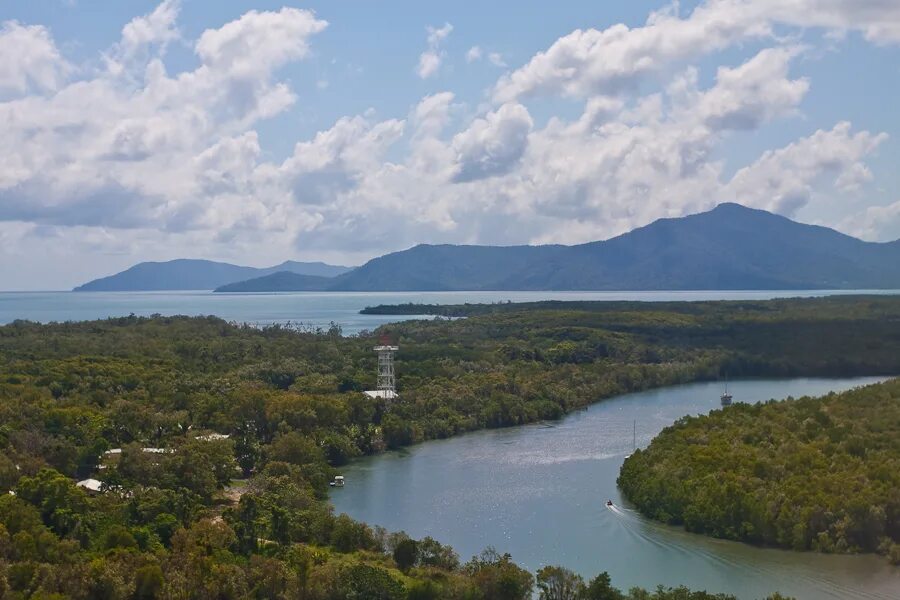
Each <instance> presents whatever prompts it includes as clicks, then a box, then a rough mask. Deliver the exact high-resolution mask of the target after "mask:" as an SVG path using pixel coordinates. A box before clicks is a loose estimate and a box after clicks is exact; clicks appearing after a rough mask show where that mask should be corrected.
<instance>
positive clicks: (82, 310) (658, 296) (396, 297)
mask: <svg viewBox="0 0 900 600" xmlns="http://www.w3.org/2000/svg"><path fill="white" fill-rule="evenodd" d="M859 293H865V294H900V290H888V291H885V290H878V291H867V290H840V291H827V290H815V291H810V290H789V291H689V292H668V291H662V292H283V293H253V294H249V293H248V294H215V293H212V292H202V291H185V292H0V324H3V323H9V322H11V321H14V320H17V319H24V320H29V321H38V322H42V323H47V322H51V321H84V320H93V319H105V318H107V317H121V316H127V315H129V314H132V313H133V314H135V315H138V316H148V315H152V314H155V313H158V314H162V315H192V316H195V315H216V316H219V317H222V318H223V319H226V320H229V321H236V322H240V323H251V324H255V325H268V324H273V323H289V322H290V323H303V324H306V325H310V326H313V327H325V328H327V327H328V326H329V325H330V324H331V323H332V322H334V323H337V324H338V325H340V326H341V327H342V328H343V331H344V333H345V334H354V333H358V332H359V331H361V330H365V329H375V328H376V327H378V326H379V325H383V324H384V323H390V322H395V321H398V320H403V319H409V318H411V317H408V316H402V317H397V316H387V315H360V314H359V311H360V310H362V309H363V308H365V307H366V306H374V305H377V304H401V303H407V302H413V303H424V304H461V303H465V302H470V303H483V302H507V301H511V302H533V301H538V300H641V301H647V302H654V301H669V300H764V299H769V298H788V297H794V296H804V297H808V296H825V295H832V294H859ZM421 318H429V317H425V316H423V317H421Z"/></svg>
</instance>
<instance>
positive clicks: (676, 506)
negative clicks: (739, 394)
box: [619, 379, 900, 564]
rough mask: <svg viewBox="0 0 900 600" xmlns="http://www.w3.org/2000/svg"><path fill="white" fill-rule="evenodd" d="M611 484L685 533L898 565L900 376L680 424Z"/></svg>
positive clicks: (627, 464)
mask: <svg viewBox="0 0 900 600" xmlns="http://www.w3.org/2000/svg"><path fill="white" fill-rule="evenodd" d="M619 485H620V486H621V488H622V490H623V492H624V493H625V495H626V496H627V497H628V498H629V500H631V501H632V502H633V503H634V504H635V505H636V506H637V507H638V508H639V509H640V511H641V512H643V513H644V514H646V515H647V516H649V517H652V518H654V519H658V520H661V521H664V522H667V523H672V524H683V525H684V526H685V527H686V528H687V529H688V530H690V531H695V532H698V533H706V534H709V535H714V536H716V537H722V538H727V539H732V540H741V541H746V542H752V543H757V544H766V545H773V546H780V547H784V548H792V549H795V550H819V551H823V552H876V551H877V552H882V553H885V554H888V555H889V557H890V559H891V561H892V562H894V563H898V564H900V379H893V380H890V381H888V382H885V383H883V384H878V385H872V386H867V387H864V388H859V389H856V390H851V391H848V392H845V393H842V394H830V395H828V396H825V397H823V398H800V399H789V400H786V401H782V402H774V401H771V402H767V403H764V404H755V405H748V404H736V405H734V406H730V407H727V408H725V409H723V410H717V411H714V412H712V413H711V414H710V415H708V416H700V417H684V418H682V419H680V420H679V421H678V422H677V423H675V424H674V425H673V426H671V427H668V428H667V429H665V430H664V431H663V432H662V433H661V434H660V435H659V436H657V437H656V439H654V440H653V442H652V443H651V444H650V446H649V447H648V448H647V449H645V450H638V451H637V452H635V453H634V454H633V455H632V456H631V457H630V458H628V459H627V460H626V461H625V464H624V465H623V466H622V471H621V474H620V476H619Z"/></svg>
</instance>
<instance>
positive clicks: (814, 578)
mask: <svg viewBox="0 0 900 600" xmlns="http://www.w3.org/2000/svg"><path fill="white" fill-rule="evenodd" d="M878 380H879V379H878V378H858V379H792V380H754V381H736V382H732V383H730V384H729V391H731V392H732V393H733V394H734V398H735V401H736V402H737V401H746V402H756V401H759V400H766V399H769V398H785V397H788V396H795V397H796V396H802V395H806V394H809V395H821V394H825V393H827V392H829V391H832V390H834V391H839V390H844V389H848V388H850V387H854V386H857V385H862V384H867V383H872V382H874V381H878ZM721 391H722V390H721V388H720V386H719V384H715V383H699V384H691V385H685V386H677V387H671V388H665V389H659V390H654V391H649V392H642V393H636V394H629V395H624V396H619V397H616V398H612V399H609V400H604V401H602V402H600V403H598V404H595V405H593V406H591V407H590V408H588V409H587V410H585V411H581V412H578V413H574V414H572V415H569V416H568V417H566V418H564V419H563V420H561V421H559V422H556V423H553V424H537V425H529V426H525V427H516V428H509V429H502V430H492V431H482V432H476V433H472V434H468V435H464V436H461V437H457V438H453V439H450V440H442V441H436V442H428V443H425V444H420V445H418V446H415V447H412V448H410V449H408V450H406V451H404V452H392V453H387V454H383V455H380V456H376V457H371V458H367V459H363V460H360V461H357V462H355V463H354V464H353V465H351V466H350V467H349V468H347V469H346V470H345V471H344V475H346V476H347V486H346V487H344V488H342V489H337V490H335V491H334V492H333V493H332V500H333V502H334V504H335V507H336V509H337V511H338V512H346V513H348V514H349V515H351V516H352V517H354V518H356V519H359V520H362V521H365V522H367V523H371V524H375V525H381V526H384V527H386V528H388V529H389V530H395V531H396V530H405V531H406V532H408V533H409V534H410V535H412V536H414V537H417V538H421V537H424V536H426V535H430V536H432V537H434V538H435V539H437V540H440V541H441V542H443V543H448V544H450V545H452V546H453V547H454V548H455V549H456V550H457V551H458V552H459V553H460V555H461V557H462V558H463V560H467V559H468V558H469V557H470V556H472V555H474V554H476V553H478V552H480V551H481V550H482V549H483V548H485V547H486V546H494V547H495V548H496V549H497V550H498V551H500V552H510V553H511V554H512V556H513V559H514V560H516V561H517V562H518V563H519V564H521V565H523V566H525V567H527V568H529V569H531V570H535V569H537V568H539V567H540V566H542V565H544V564H546V563H547V562H549V563H551V564H561V565H565V566H567V567H569V568H571V569H573V570H575V571H577V572H579V573H581V574H582V575H584V576H586V577H590V576H593V575H595V574H597V573H598V572H600V571H604V570H605V571H608V572H609V573H610V575H611V576H612V580H613V583H614V584H615V585H617V586H619V587H620V588H628V587H630V586H634V585H640V586H643V587H655V586H656V584H665V585H680V584H684V585H687V586H690V587H692V588H696V589H706V590H709V591H715V592H728V593H732V594H736V595H737V596H738V597H740V598H757V597H764V596H765V595H766V594H769V593H771V592H773V591H776V590H778V591H781V592H782V593H787V594H790V595H793V596H796V597H797V598H804V599H806V598H808V599H819V598H885V599H886V598H893V599H895V600H896V599H897V598H900V568H898V567H891V566H890V565H889V564H888V563H887V561H886V560H885V559H884V558H882V557H876V556H834V555H822V554H814V553H800V552H791V551H784V550H774V549H762V548H755V547H752V546H749V545H745V544H739V543H736V542H728V541H724V540H716V539H712V538H707V537H705V536H700V535H695V534H690V533H686V532H684V531H683V530H681V529H677V528H673V527H667V526H662V525H659V524H657V523H654V522H651V521H648V520H646V519H644V518H643V517H641V516H640V515H639V514H637V513H636V512H635V511H634V510H632V509H631V508H630V507H629V506H628V504H627V503H626V502H625V501H624V500H623V498H622V497H621V496H620V495H619V491H618V489H617V488H616V483H615V480H616V477H617V475H618V471H619V467H620V466H621V464H622V461H623V460H624V457H625V455H626V454H628V453H630V452H631V451H632V427H633V423H636V427H637V436H636V437H637V440H636V443H637V446H639V447H643V446H646V445H647V444H648V443H649V442H650V440H651V439H652V438H653V436H655V435H656V434H657V433H658V432H659V431H660V430H661V429H662V428H663V427H666V426H668V425H670V424H671V423H672V422H673V421H674V420H675V419H677V418H679V417H681V416H683V415H685V414H699V413H705V412H708V411H710V410H712V409H715V408H718V403H719V394H720V393H721ZM608 498H609V499H612V500H613V502H614V503H615V504H616V507H615V508H614V509H613V510H610V509H608V508H607V507H606V506H605V503H606V500H607V499H608Z"/></svg>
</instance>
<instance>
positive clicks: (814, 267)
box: [76, 204, 900, 292]
mask: <svg viewBox="0 0 900 600" xmlns="http://www.w3.org/2000/svg"><path fill="white" fill-rule="evenodd" d="M891 288H900V241H896V242H890V243H873V242H864V241H862V240H858V239H856V238H853V237H850V236H848V235H844V234H842V233H839V232H837V231H835V230H833V229H828V228H826V227H819V226H815V225H805V224H802V223H797V222H795V221H791V220H790V219H787V218H785V217H781V216H778V215H774V214H772V213H768V212H766V211H763V210H755V209H751V208H746V207H744V206H740V205H738V204H721V205H719V206H717V207H716V208H714V209H713V210H710V211H708V212H704V213H700V214H696V215H690V216H686V217H681V218H676V219H660V220H658V221H655V222H653V223H651V224H650V225H647V226H646V227H641V228H638V229H635V230H634V231H631V232H629V233H626V234H623V235H620V236H618V237H614V238H612V239H609V240H605V241H601V242H591V243H589V244H581V245H577V246H559V245H556V246H505V247H497V246H453V245H428V244H422V245H419V246H415V247H414V248H410V249H408V250H403V251H401V252H393V253H391V254H386V255H385V256H381V257H378V258H375V259H373V260H370V261H369V262H367V263H366V264H364V265H363V266H361V267H357V268H356V269H352V270H350V269H347V268H346V267H332V266H329V265H323V264H321V263H317V264H316V263H314V264H310V263H291V262H287V263H283V264H282V265H277V266H275V267H270V268H269V269H253V268H251V267H238V266H235V265H229V264H225V263H212V262H209V261H187V260H182V261H171V262H168V263H141V264H139V265H136V266H134V267H132V268H131V269H128V270H127V271H124V272H122V273H119V274H118V275H113V276H112V277H108V278H105V279H98V280H96V281H93V282H90V283H88V284H85V285H84V286H81V287H80V288H76V289H78V290H175V289H215V290H216V291H220V292H228V291H230V292H237V291H246V292H249V291H254V292H272V291H325V290H328V291H450V290H738V289H761V290H766V289H768V290H772V289H796V290H801V289H891Z"/></svg>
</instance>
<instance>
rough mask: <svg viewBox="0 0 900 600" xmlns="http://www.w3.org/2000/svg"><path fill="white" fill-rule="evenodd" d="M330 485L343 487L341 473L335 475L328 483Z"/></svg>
mask: <svg viewBox="0 0 900 600" xmlns="http://www.w3.org/2000/svg"><path fill="white" fill-rule="evenodd" d="M328 485H330V486H331V487H344V476H343V475H335V477H334V481H332V482H331V483H329V484H328Z"/></svg>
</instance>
